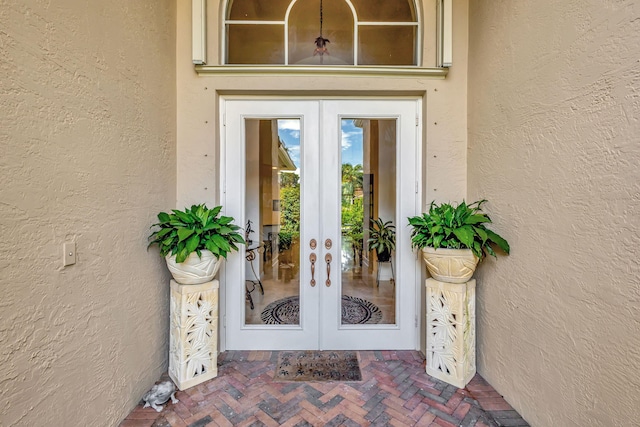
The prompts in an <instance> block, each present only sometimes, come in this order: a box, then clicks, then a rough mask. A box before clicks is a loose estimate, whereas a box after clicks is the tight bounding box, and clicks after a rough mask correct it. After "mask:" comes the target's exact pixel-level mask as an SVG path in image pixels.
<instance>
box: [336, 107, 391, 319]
mask: <svg viewBox="0 0 640 427" xmlns="http://www.w3.org/2000/svg"><path fill="white" fill-rule="evenodd" d="M341 131H342V156H341V157H342V162H341V183H342V187H341V243H342V251H341V260H342V265H341V267H342V269H341V270H342V302H341V304H342V318H341V323H342V324H343V325H348V324H377V323H380V324H395V323H396V316H395V314H396V313H395V308H396V287H395V277H394V276H395V274H394V271H393V266H394V257H395V224H396V191H395V189H396V121H395V120H391V119H387V120H385V119H342V120H341Z"/></svg>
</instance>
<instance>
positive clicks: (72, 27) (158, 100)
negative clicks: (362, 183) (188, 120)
mask: <svg viewBox="0 0 640 427" xmlns="http://www.w3.org/2000/svg"><path fill="white" fill-rule="evenodd" d="M0 94H1V96H0V182H1V183H2V184H1V185H0V236H1V238H0V273H1V274H0V283H1V285H2V300H1V301H0V307H1V311H2V315H1V316H0V425H3V426H13V425H19V426H44V425H47V426H113V425H117V424H118V423H119V422H120V420H121V419H122V418H124V417H125V416H126V415H127V414H128V413H129V411H130V410H131V409H132V408H133V407H134V406H135V405H136V404H137V402H138V400H139V399H140V397H141V396H142V394H143V393H144V391H146V390H147V389H148V388H149V387H150V386H151V385H152V384H153V382H154V381H155V380H156V379H157V378H158V377H159V376H160V374H161V373H162V372H163V371H164V370H165V369H166V362H167V342H168V333H167V332H168V321H167V317H168V290H169V287H168V277H167V275H166V273H165V271H166V268H165V267H164V266H163V265H162V262H161V259H160V257H159V256H157V251H149V252H147V251H146V238H147V236H148V234H149V231H148V230H149V226H150V224H152V223H153V221H154V219H155V214H156V213H157V212H158V211H160V210H164V209H168V208H171V207H173V206H174V204H175V179H176V172H175V161H176V156H175V117H176V107H175V5H174V2H173V1H157V0H138V1H135V2H132V1H129V0H114V1H109V2H80V1H74V0H63V1H56V2H42V1H35V0H9V1H3V2H2V5H1V6H0ZM63 242H75V243H76V245H77V263H76V264H75V265H71V266H68V267H65V268H63V267H62V244H63Z"/></svg>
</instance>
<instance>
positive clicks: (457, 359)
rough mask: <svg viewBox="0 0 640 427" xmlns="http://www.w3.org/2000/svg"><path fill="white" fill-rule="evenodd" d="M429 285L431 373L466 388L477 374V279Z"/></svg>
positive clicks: (428, 314) (428, 334)
mask: <svg viewBox="0 0 640 427" xmlns="http://www.w3.org/2000/svg"><path fill="white" fill-rule="evenodd" d="M425 286H426V288H427V304H426V308H427V374H429V375H431V376H432V377H435V378H438V379H440V380H442V381H445V382H447V383H449V384H451V385H454V386H456V387H458V388H464V387H465V386H466V385H467V383H469V381H471V378H473V376H474V375H475V374H476V281H475V279H471V280H469V281H468V282H466V283H445V282H439V281H437V280H435V279H427V280H426V283H425Z"/></svg>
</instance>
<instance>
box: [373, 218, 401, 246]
mask: <svg viewBox="0 0 640 427" xmlns="http://www.w3.org/2000/svg"><path fill="white" fill-rule="evenodd" d="M367 242H368V243H369V249H370V250H375V251H376V252H377V253H378V254H381V253H384V252H387V253H389V254H391V251H394V250H395V249H396V227H395V225H393V224H392V222H391V221H387V222H384V221H383V220H382V219H381V218H378V219H375V220H373V223H372V225H371V227H370V228H369V240H368V241H367Z"/></svg>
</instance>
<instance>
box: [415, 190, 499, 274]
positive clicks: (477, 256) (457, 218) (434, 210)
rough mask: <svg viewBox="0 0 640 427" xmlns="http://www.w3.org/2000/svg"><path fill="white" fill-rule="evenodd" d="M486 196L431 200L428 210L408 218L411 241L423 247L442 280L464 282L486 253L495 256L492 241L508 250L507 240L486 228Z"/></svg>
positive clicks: (429, 264) (428, 266)
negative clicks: (457, 200)
mask: <svg viewBox="0 0 640 427" xmlns="http://www.w3.org/2000/svg"><path fill="white" fill-rule="evenodd" d="M485 202H486V200H484V199H483V200H478V201H476V202H473V203H470V204H466V203H465V202H464V201H463V202H462V203H459V204H458V205H457V206H453V205H451V204H449V203H442V204H440V205H439V204H436V203H435V202H431V206H430V207H429V212H428V213H423V214H422V215H419V216H414V217H411V218H408V219H409V225H410V226H411V227H413V231H412V233H411V245H412V246H413V247H414V248H417V249H422V254H423V258H424V260H425V263H426V264H427V269H428V270H429V273H431V276H432V277H433V278H434V279H436V280H439V281H441V282H447V283H465V282H467V281H468V280H469V279H470V278H471V276H472V275H473V272H474V271H475V268H476V266H477V264H478V262H479V261H480V260H482V259H483V258H484V257H485V256H486V254H489V255H491V256H493V257H496V252H495V251H494V249H493V247H492V245H493V244H495V245H497V246H498V247H499V248H500V249H502V250H503V251H504V252H505V253H507V254H508V253H509V243H507V241H506V240H505V239H504V238H502V237H501V236H500V235H498V234H497V233H495V232H493V231H491V230H489V229H487V228H486V226H485V224H488V223H491V219H490V218H489V217H488V216H487V214H485V213H484V212H482V204H483V203H485Z"/></svg>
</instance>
